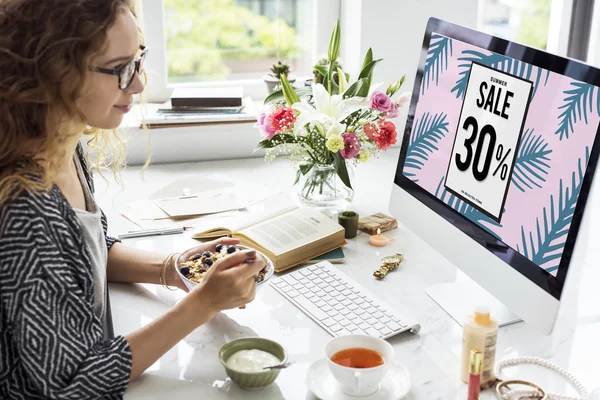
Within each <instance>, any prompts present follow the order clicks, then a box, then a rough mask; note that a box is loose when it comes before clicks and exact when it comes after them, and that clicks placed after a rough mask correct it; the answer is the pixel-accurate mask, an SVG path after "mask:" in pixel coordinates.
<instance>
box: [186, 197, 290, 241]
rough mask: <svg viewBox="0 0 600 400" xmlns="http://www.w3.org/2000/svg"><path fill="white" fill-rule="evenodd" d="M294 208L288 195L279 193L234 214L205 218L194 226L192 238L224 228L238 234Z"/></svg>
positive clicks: (204, 235)
mask: <svg viewBox="0 0 600 400" xmlns="http://www.w3.org/2000/svg"><path fill="white" fill-rule="evenodd" d="M296 208H297V206H296V205H295V204H294V202H293V200H292V198H291V196H290V194H289V193H279V194H276V195H274V196H271V197H268V198H266V199H264V200H262V201H259V202H257V203H254V204H251V205H250V206H248V207H247V208H246V209H243V210H239V211H237V212H234V213H233V212H230V213H227V214H215V215H211V216H206V217H205V218H204V219H203V220H202V221H200V222H198V223H196V224H195V228H196V229H195V231H196V233H195V234H194V237H197V238H201V237H207V236H206V233H208V232H210V231H211V230H213V229H215V228H224V229H226V230H228V231H229V232H231V233H234V232H238V231H241V230H242V229H245V228H248V227H250V226H252V225H255V224H258V223H260V222H263V221H266V220H269V219H271V218H273V217H277V216H278V215H281V214H285V213H287V212H289V211H291V210H294V209H296Z"/></svg>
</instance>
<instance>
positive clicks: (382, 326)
mask: <svg viewBox="0 0 600 400" xmlns="http://www.w3.org/2000/svg"><path fill="white" fill-rule="evenodd" d="M373 328H375V329H377V330H378V331H380V332H381V331H382V330H383V328H385V325H383V324H382V323H381V322H378V323H376V324H375V325H373Z"/></svg>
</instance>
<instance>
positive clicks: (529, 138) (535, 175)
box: [511, 129, 552, 192]
mask: <svg viewBox="0 0 600 400" xmlns="http://www.w3.org/2000/svg"><path fill="white" fill-rule="evenodd" d="M533 131H534V130H533V129H531V130H530V129H527V130H526V131H525V134H524V135H523V138H522V139H521V143H520V144H519V152H518V153H517V159H516V160H515V168H514V169H513V175H512V179H511V182H512V183H513V185H515V186H516V187H517V189H519V190H520V191H521V192H525V191H526V190H527V189H533V186H537V187H539V188H541V187H542V186H541V183H542V182H546V178H545V175H548V170H549V169H550V165H549V164H548V162H549V161H550V157H548V154H550V153H552V150H551V149H549V148H548V143H546V141H545V140H544V138H543V136H542V135H534V134H533Z"/></svg>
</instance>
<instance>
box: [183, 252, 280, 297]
mask: <svg viewBox="0 0 600 400" xmlns="http://www.w3.org/2000/svg"><path fill="white" fill-rule="evenodd" d="M235 247H237V249H238V251H240V250H247V249H250V247H247V246H242V245H239V244H238V245H235ZM193 254H195V252H194V251H192V249H190V250H188V251H186V252H184V253H181V254H180V255H179V257H177V260H176V261H175V270H176V271H177V274H178V275H179V277H180V278H181V280H182V281H183V283H185V286H187V288H188V289H189V290H192V289H193V288H195V287H196V285H197V283H196V282H194V281H191V280H189V279H188V278H186V277H185V276H184V275H183V274H182V273H181V272H179V268H180V267H179V266H180V264H182V263H184V262H187V261H188V260H189V258H190V256H192V255H193ZM256 256H257V258H258V257H262V259H263V260H264V261H265V267H266V268H267V273H266V274H265V277H264V279H263V280H262V281H260V282H258V283H257V284H256V290H257V291H258V290H259V289H260V288H262V287H264V285H265V283H266V282H267V281H268V280H269V279H271V277H272V276H273V273H274V272H275V266H274V265H273V262H272V261H271V260H270V259H269V257H267V256H265V255H264V254H263V253H261V252H260V251H258V250H256Z"/></svg>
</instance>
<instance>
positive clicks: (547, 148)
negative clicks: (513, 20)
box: [395, 20, 600, 299]
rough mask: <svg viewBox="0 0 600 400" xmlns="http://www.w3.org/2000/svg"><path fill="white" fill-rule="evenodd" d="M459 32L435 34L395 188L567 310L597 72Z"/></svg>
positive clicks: (597, 98) (595, 126)
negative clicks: (565, 289)
mask: <svg viewBox="0 0 600 400" xmlns="http://www.w3.org/2000/svg"><path fill="white" fill-rule="evenodd" d="M453 27H455V26H454V25H451V24H447V23H444V22H443V21H438V20H432V21H430V23H429V25H428V32H427V34H426V38H425V41H424V46H423V54H422V57H421V63H420V66H419V71H418V75H417V82H416V83H415V89H414V92H413V99H412V103H411V107H410V111H409V117H408V120H407V126H406V130H405V135H404V138H403V148H402V152H401V156H400V161H399V164H398V171H397V173H396V178H395V180H396V182H395V183H396V184H397V185H399V186H401V187H402V188H403V189H404V190H406V191H408V192H409V193H411V194H412V195H413V196H415V197H417V198H418V199H419V200H421V201H422V202H423V203H424V204H425V205H427V206H429V207H430V208H432V209H433V210H434V211H436V212H438V213H439V214H441V215H442V216H444V218H446V219H447V220H449V221H450V222H452V223H453V224H454V225H456V226H457V227H458V228H459V229H461V230H462V231H463V232H464V233H466V234H468V235H469V236H471V237H472V238H473V239H474V240H476V241H477V242H478V243H480V244H481V245H482V246H485V247H486V248H487V249H488V250H489V251H491V252H492V253H494V254H495V255H496V256H498V257H500V258H502V259H503V260H504V261H505V262H506V263H507V264H509V265H511V266H512V267H513V268H515V269H517V270H519V272H521V273H522V274H523V275H525V276H526V277H527V278H529V279H531V280H532V281H534V282H535V283H536V284H538V285H539V286H540V287H542V288H543V289H544V290H546V291H547V292H549V293H551V294H552V295H553V296H554V297H556V298H558V299H560V295H561V292H562V284H563V282H564V278H565V276H566V271H567V269H568V264H569V260H570V257H571V253H572V250H573V245H574V243H575V239H576V235H577V228H578V225H579V222H580V219H581V215H582V213H583V207H585V201H586V200H587V194H588V191H589V185H590V184H591V179H592V176H593V172H594V170H595V166H596V162H597V158H598V148H597V147H598V146H597V144H596V136H597V134H598V132H599V130H600V87H599V86H600V73H599V71H598V70H597V69H595V68H592V67H589V66H586V65H584V64H582V63H579V62H576V61H572V60H567V59H564V58H560V57H556V56H553V55H550V54H548V53H545V52H542V51H539V50H535V49H531V48H529V47H526V46H522V45H518V44H515V43H511V42H508V41H506V40H502V39H499V38H495V37H492V36H489V35H486V34H483V33H480V32H475V31H470V30H467V29H466V28H461V29H462V31H461V32H462V33H458V34H457V30H456V29H453ZM466 31H470V32H472V33H473V34H472V35H470V34H465V32H466ZM449 240H451V238H449Z"/></svg>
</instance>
